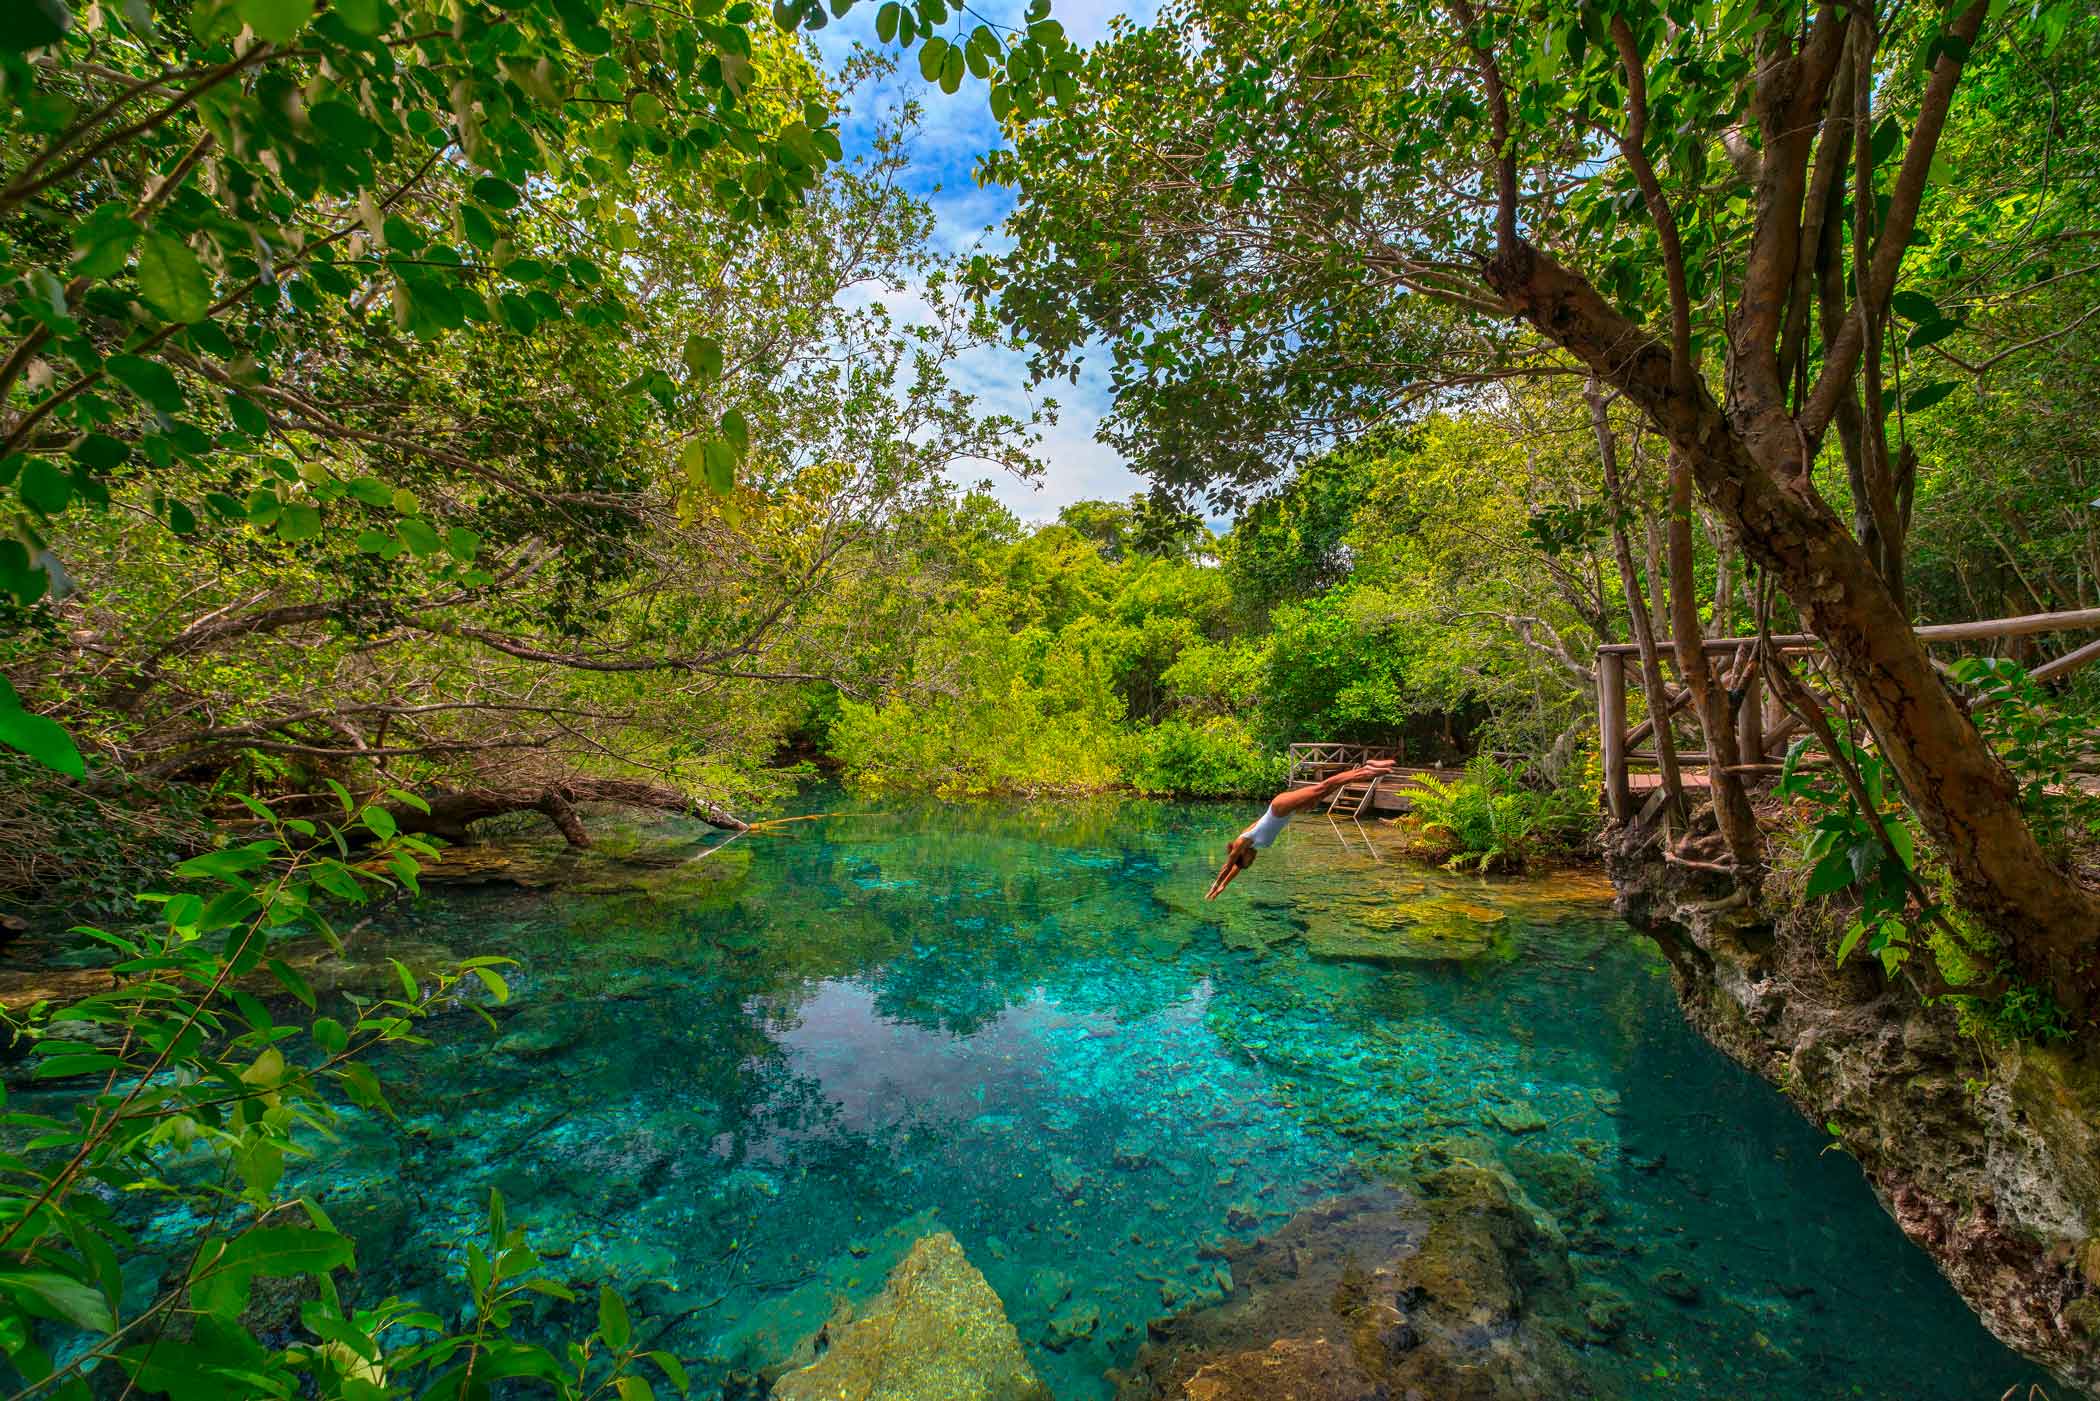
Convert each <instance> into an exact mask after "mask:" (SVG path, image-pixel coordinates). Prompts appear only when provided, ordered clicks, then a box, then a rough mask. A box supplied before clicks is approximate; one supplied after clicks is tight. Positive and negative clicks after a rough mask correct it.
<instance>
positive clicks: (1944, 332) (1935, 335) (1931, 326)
mask: <svg viewBox="0 0 2100 1401" xmlns="http://www.w3.org/2000/svg"><path fill="white" fill-rule="evenodd" d="M1960 329H1961V323H1960V322H1959V321H1947V320H1940V321H1927V322H1926V323H1925V324H1924V325H1922V326H1920V327H1918V328H1917V329H1916V330H1915V331H1912V332H1911V333H1910V339H1909V340H1907V341H1905V342H1904V344H1905V345H1906V346H1908V347H1909V348H1910V349H1912V350H1923V349H1924V348H1925V347H1926V346H1928V345H1935V344H1937V343H1939V342H1940V341H1943V340H1945V339H1947V337H1949V336H1951V335H1953V334H1954V333H1955V332H1956V331H1959V330H1960Z"/></svg>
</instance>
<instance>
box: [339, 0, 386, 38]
mask: <svg viewBox="0 0 2100 1401" xmlns="http://www.w3.org/2000/svg"><path fill="white" fill-rule="evenodd" d="M331 8H332V9H333V11H334V12H335V17H336V18H337V19H339V20H341V21H342V22H343V23H344V24H345V25H346V26H348V27H349V29H350V31H351V32H352V33H354V34H362V35H364V36H365V37H366V38H370V37H371V36H372V35H374V34H377V33H378V32H379V31H380V30H382V29H384V28H386V25H387V21H388V20H390V19H392V18H393V17H394V16H393V7H392V6H391V5H389V4H388V3H387V0H336V2H335V4H334V5H333V6H332V7H331Z"/></svg>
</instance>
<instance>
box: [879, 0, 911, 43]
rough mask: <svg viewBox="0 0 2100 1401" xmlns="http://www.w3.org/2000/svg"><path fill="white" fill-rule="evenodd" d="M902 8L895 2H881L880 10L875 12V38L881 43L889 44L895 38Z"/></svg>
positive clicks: (886, 0) (895, 0) (887, 0)
mask: <svg viewBox="0 0 2100 1401" xmlns="http://www.w3.org/2000/svg"><path fill="white" fill-rule="evenodd" d="M903 13H904V7H903V6H902V5H899V4H898V3H897V0H883V5H882V8H881V9H879V10H877V11H876V12H875V37H876V38H877V39H879V40H881V41H882V42H883V43H885V44H887V43H891V42H893V41H894V40H895V39H896V37H897V20H898V19H899V17H901V16H902V15H903Z"/></svg>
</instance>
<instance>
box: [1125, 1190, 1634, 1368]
mask: <svg viewBox="0 0 2100 1401" xmlns="http://www.w3.org/2000/svg"><path fill="white" fill-rule="evenodd" d="M1550 1230H1551V1228H1550V1225H1542V1224H1541V1223H1540V1222H1539V1221H1538V1220H1537V1219H1536V1218H1535V1217H1534V1216H1533V1215H1532V1211H1531V1209H1530V1207H1529V1205H1528V1203H1526V1202H1525V1201H1524V1200H1523V1199H1522V1197H1521V1194H1520V1193H1518V1192H1516V1191H1514V1190H1513V1188H1512V1184H1511V1183H1510V1182H1509V1181H1508V1179H1507V1178H1505V1177H1504V1176H1503V1175H1502V1174H1501V1173H1500V1172H1498V1171H1495V1170H1492V1169H1490V1168H1486V1167H1482V1166H1480V1165H1478V1164H1475V1163H1472V1162H1465V1161H1461V1162H1455V1163H1453V1164H1451V1165H1450V1166H1448V1167H1445V1168H1442V1169H1439V1170H1438V1171H1435V1172H1432V1173H1430V1174H1427V1175H1426V1176H1424V1177H1423V1178H1422V1179H1421V1180H1420V1182H1419V1183H1418V1184H1417V1185H1416V1189H1415V1190H1411V1191H1403V1190H1399V1189H1395V1188H1385V1187H1381V1188H1374V1189H1370V1190H1367V1191H1363V1192H1356V1193H1351V1194H1350V1195H1348V1196H1345V1197H1337V1198H1332V1199H1330V1200H1328V1201H1325V1202H1322V1203H1319V1204H1317V1205H1315V1206H1313V1207H1310V1208H1308V1209H1307V1210H1305V1211H1302V1212H1300V1213H1299V1214H1298V1215H1297V1216H1295V1217H1293V1218H1292V1219H1291V1220H1290V1221H1289V1222H1288V1223H1286V1224H1285V1225H1284V1226H1283V1228H1282V1229H1280V1230H1278V1231H1277V1232H1276V1233H1275V1234H1274V1235H1271V1236H1268V1237H1265V1238H1263V1239H1261V1240H1259V1241H1255V1242H1253V1243H1252V1244H1246V1245H1242V1244H1237V1243H1235V1244H1234V1245H1232V1246H1230V1247H1229V1248H1228V1249H1229V1252H1230V1255H1231V1260H1230V1265H1231V1280H1232V1290H1231V1292H1230V1294H1229V1295H1228V1296H1227V1297H1226V1298H1225V1300H1224V1301H1223V1302H1222V1303H1219V1304H1216V1305H1214V1306H1211V1307H1205V1308H1196V1309H1191V1310H1189V1311H1187V1312H1184V1313H1182V1314H1179V1315H1177V1316H1175V1317H1173V1318H1171V1319H1167V1320H1165V1321H1163V1322H1160V1323H1155V1324H1154V1325H1153V1327H1152V1337H1151V1340H1150V1341H1149V1342H1148V1343H1147V1344H1146V1345H1145V1347H1144V1348H1143V1350H1142V1351H1140V1353H1139V1354H1138V1359H1137V1363H1136V1365H1135V1367H1134V1368H1133V1369H1132V1370H1131V1372H1130V1373H1129V1374H1128V1375H1126V1376H1124V1377H1122V1378H1120V1384H1119V1390H1118V1392H1117V1397H1118V1401H1284V1398H1289V1401H1382V1398H1390V1397H1407V1398H1411V1399H1412V1401H1519V1398H1523V1399H1524V1401H1529V1399H1530V1398H1535V1397H1541V1396H1552V1397H1564V1398H1579V1397H1586V1396H1590V1395H1592V1394H1593V1391H1592V1389H1591V1386H1590V1384H1589V1383H1588V1382H1586V1381H1585V1380H1584V1378H1583V1375H1582V1373H1581V1371H1580V1370H1579V1369H1578V1367H1577V1366H1576V1363H1575V1358H1574V1355H1573V1353H1572V1351H1571V1350H1570V1348H1569V1346H1568V1344H1567V1342H1566V1338H1567V1337H1568V1336H1570V1334H1571V1332H1572V1331H1573V1326H1572V1323H1571V1320H1572V1319H1574V1318H1575V1317H1576V1316H1578V1315H1579V1307H1580V1306H1579V1302H1578V1297H1577V1294H1576V1291H1575V1288H1574V1285H1573V1279H1572V1275H1571V1272H1570V1270H1569V1266H1568V1262H1567V1257H1566V1255H1565V1254H1564V1252H1563V1248H1562V1243H1561V1242H1559V1241H1558V1240H1557V1239H1554V1238H1553V1237H1552V1236H1551V1234H1550Z"/></svg>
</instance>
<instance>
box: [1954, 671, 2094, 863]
mask: <svg viewBox="0 0 2100 1401" xmlns="http://www.w3.org/2000/svg"><path fill="white" fill-rule="evenodd" d="M1948 671H1949V672H1950V673H1951V674H1952V675H1953V677H1954V679H1955V680H1957V681H1959V682H1962V683H1963V684H1964V685H1967V686H1971V687H1974V688H1975V690H1976V692H1977V697H1976V700H1977V703H1976V705H1975V706H1974V707H1973V708H1972V714H1973V715H1974V717H1975V720H1976V727H1977V728H1978V729H1979V730H1981V731H1982V732H1983V736H1984V738H1985V739H1987V740H1989V741H1990V743H1991V747H1992V748H1993V749H1995V750H1997V751H1998V755H1999V757H2000V758H2002V759H2004V760H2005V764H2006V767H2007V768H2009V769H2011V770H2012V773H2013V777H2014V779H2016V780H2017V781H2018V782H2019V785H2020V806H2021V807H2022V808H2023V809H2024V810H2025V811H2026V813H2027V816H2028V820H2029V821H2030V823H2031V824H2032V825H2033V827H2034V834H2035V836H2036V837H2037V838H2039V839H2040V841H2041V842H2042V844H2043V846H2044V847H2047V848H2048V849H2049V850H2051V851H2052V852H2054V853H2055V854H2057V855H2058V856H2059V857H2061V856H2062V855H2063V853H2064V852H2065V851H2066V849H2067V848H2069V847H2070V845H2071V844H2072V843H2073V842H2074V841H2076V840H2077V839H2078V838H2080V837H2086V836H2091V835H2092V834H2093V833H2094V831H2095V830H2096V829H2100V801H2096V800H2095V799H2094V797H2093V795H2092V794H2090V793H2087V792H2086V791H2085V790H2084V789H2082V788H2080V787H2078V786H2077V785H2076V784H2074V783H2071V782H2069V781H2068V775H2069V774H2070V772H2071V770H2072V768H2073V767H2074V766H2075V765H2076V764H2077V762H2078V761H2079V760H2080V759H2081V758H2082V757H2083V755H2084V752H2085V750H2086V747H2087V745H2088V743H2089V738H2090V736H2091V734H2092V731H2093V723H2092V717H2091V716H2089V715H2081V714H2077V713H2074V712H2073V711H2070V710H2068V709H2066V708H2064V707H2061V706H2056V705H2052V704H2050V703H2049V699H2048V697H2047V696H2045V695H2044V694H2043V693H2042V688H2041V687H2040V686H2039V685H2037V684H2036V683H2035V680H2034V678H2033V677H2031V676H2029V675H2028V674H2027V669H2026V668H2025V667H2023V666H2021V665H2020V664H2019V663H2018V662H2016V661H2014V660H2012V659H2011V658H2010V657H1964V658H1962V659H1961V660H1960V661H1958V662H1956V663H1954V665H1953V666H1951V667H1949V668H1948Z"/></svg>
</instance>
